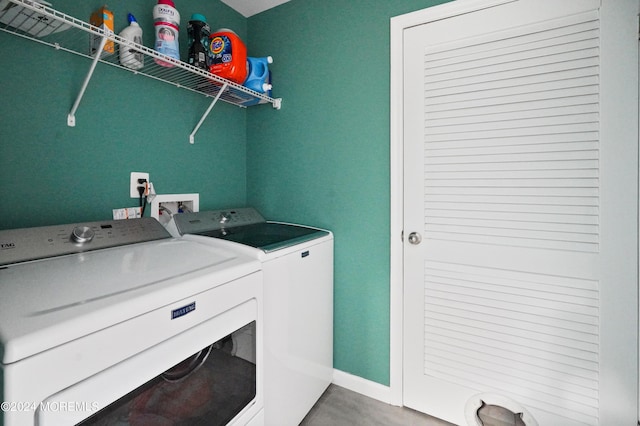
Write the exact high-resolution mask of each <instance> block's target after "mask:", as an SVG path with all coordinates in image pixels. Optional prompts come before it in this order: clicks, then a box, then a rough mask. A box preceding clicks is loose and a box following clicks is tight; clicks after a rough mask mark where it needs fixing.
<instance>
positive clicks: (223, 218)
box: [220, 212, 231, 223]
mask: <svg viewBox="0 0 640 426" xmlns="http://www.w3.org/2000/svg"><path fill="white" fill-rule="evenodd" d="M230 220H231V213H229V212H222V213H221V214H220V223H227V222H229V221H230Z"/></svg>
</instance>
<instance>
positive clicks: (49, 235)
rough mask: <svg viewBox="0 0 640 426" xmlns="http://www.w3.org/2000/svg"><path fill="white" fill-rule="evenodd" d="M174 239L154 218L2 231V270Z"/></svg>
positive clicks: (0, 252) (0, 258)
mask: <svg viewBox="0 0 640 426" xmlns="http://www.w3.org/2000/svg"><path fill="white" fill-rule="evenodd" d="M162 238H171V235H170V234H169V233H168V232H167V230H166V229H165V228H164V227H163V226H162V225H161V224H160V223H159V222H158V221H157V220H156V219H153V218H150V217H146V218H140V219H129V220H107V221H102V222H87V223H73V224H66V225H54V226H41V227H37V228H20V229H7V230H4V231H0V266H2V265H9V264H12V263H19V262H26V261H28V260H36V259H44V258H49V257H54V256H62V255H65V254H72V253H80V252H85V251H89V250H97V249H103V248H108V247H116V246H122V245H126V244H134V243H141V242H145V241H154V240H159V239H162Z"/></svg>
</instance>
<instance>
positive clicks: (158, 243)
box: [0, 218, 263, 426]
mask: <svg viewBox="0 0 640 426" xmlns="http://www.w3.org/2000/svg"><path fill="white" fill-rule="evenodd" d="M210 243H211V239H210V238H204V237H195V236H194V237H188V238H184V239H175V238H171V236H170V235H169V234H168V233H167V232H166V230H165V229H164V228H163V227H162V226H161V225H160V224H159V223H158V222H157V221H156V220H155V219H151V218H146V219H134V220H125V221H105V222H91V223H86V224H73V225H60V226H48V227H40V228H29V229H16V230H5V231H0V343H1V346H0V349H1V352H0V354H1V357H2V358H1V359H2V365H1V369H0V377H1V379H2V387H1V388H0V390H1V392H0V396H1V397H2V398H1V400H2V401H4V402H3V406H2V414H1V416H2V418H1V419H0V420H2V421H0V424H4V426H18V425H55V426H57V425H61V424H77V423H79V422H81V421H86V423H82V424H83V425H84V424H95V422H98V419H99V418H100V417H99V416H103V418H102V419H101V420H100V421H103V420H104V419H105V418H109V419H110V420H113V419H111V418H110V417H109V416H110V415H111V414H109V413H110V411H113V412H115V413H117V414H118V415H119V416H120V417H122V418H124V420H126V419H131V418H133V417H134V416H135V417H137V418H138V419H145V420H147V421H151V419H154V420H155V421H154V422H153V424H165V423H166V422H176V421H179V420H184V419H185V418H187V421H189V420H188V419H191V420H193V419H194V418H198V419H202V418H206V419H211V421H206V424H221V425H223V424H234V425H245V424H251V425H260V424H263V417H262V414H263V413H262V368H263V366H262V349H261V344H262V275H261V265H260V262H258V261H256V260H255V259H252V258H251V257H249V256H243V255H241V254H239V253H237V252H232V251H224V250H221V249H220V248H218V247H216V246H214V245H212V244H210ZM247 324H257V326H256V336H255V339H256V340H255V347H256V348H257V350H256V353H257V357H256V358H257V360H256V364H254V365H253V366H251V365H250V363H246V361H244V360H238V359H235V358H234V357H231V356H230V355H229V354H226V353H222V352H221V351H223V349H220V352H215V351H217V349H216V350H215V351H214V343H216V342H218V344H221V343H220V342H224V338H225V336H228V335H230V334H231V333H232V332H234V331H236V330H238V329H241V328H242V327H244V326H246V325H247ZM218 359H224V360H225V361H224V362H225V363H226V362H229V363H228V364H225V365H229V366H230V367H229V370H224V371H223V372H222V373H221V372H220V371H216V370H214V369H213V368H212V367H211V365H210V364H212V363H213V361H212V360H218ZM229 360H231V361H229ZM221 362H222V361H221ZM187 364H189V365H187ZM231 367H233V368H234V369H235V368H236V367H237V368H238V369H240V372H241V373H242V374H245V373H246V374H247V377H249V378H248V379H247V380H246V381H245V382H242V384H241V387H242V392H243V394H242V398H239V399H234V400H233V401H231V400H229V401H226V402H225V403H224V405H225V407H223V408H224V409H226V408H229V406H233V407H232V409H230V410H229V411H228V412H227V413H225V416H226V417H220V418H218V417H216V418H213V417H214V416H218V414H217V413H211V410H210V404H211V403H212V402H211V401H213V400H215V399H216V398H217V396H216V397H214V394H216V395H218V394H223V395H224V394H228V393H229V392H227V389H225V388H218V387H216V386H218V384H217V383H218V382H221V381H216V380H214V379H215V378H216V377H219V375H221V374H224V375H225V378H228V377H230V376H229V374H230V371H231ZM180 380H182V381H180ZM166 383H169V384H166ZM238 386H240V385H238ZM189 389H198V390H199V392H198V396H199V397H200V398H204V396H206V399H201V400H196V399H194V398H191V395H190V394H188V393H187V392H188V391H189ZM125 395H126V397H124V398H122V397H123V396H125ZM159 397H164V398H169V397H170V399H171V400H172V401H178V402H179V404H174V405H173V406H170V404H166V403H164V402H162V401H163V400H162V399H161V400H160V402H159V403H156V402H154V401H155V400H154V398H156V399H158V398H159ZM127 398H129V399H127ZM132 398H133V399H132ZM189 404H190V405H189ZM107 407H108V408H109V409H108V410H103V409H104V408H107ZM221 409H222V408H221ZM214 411H216V412H218V411H220V410H214ZM105 416H106V417H105ZM120 420H122V419H120ZM114 421H115V423H114ZM117 421H118V419H116V420H113V421H112V422H111V423H109V424H126V423H117ZM163 421H164V422H165V423H162V422H163ZM148 424H151V423H148Z"/></svg>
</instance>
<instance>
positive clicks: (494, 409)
mask: <svg viewBox="0 0 640 426" xmlns="http://www.w3.org/2000/svg"><path fill="white" fill-rule="evenodd" d="M476 416H478V419H479V420H480V422H479V424H480V426H526V425H525V423H524V420H522V413H514V412H513V411H511V410H509V409H508V408H505V407H501V406H499V405H490V404H486V403H485V402H484V401H483V403H482V406H481V407H480V408H479V409H478V411H477V412H476Z"/></svg>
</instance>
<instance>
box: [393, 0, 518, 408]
mask: <svg viewBox="0 0 640 426" xmlns="http://www.w3.org/2000/svg"><path fill="white" fill-rule="evenodd" d="M513 1H517V0H456V1H452V2H449V3H444V4H442V5H438V6H433V7H430V8H427V9H423V10H419V11H416V12H412V13H408V14H405V15H400V16H396V17H393V18H391V26H390V36H391V43H390V47H391V53H390V59H391V80H390V86H391V92H390V110H391V117H390V119H391V122H390V148H391V151H390V160H391V161H390V163H391V164H390V176H391V211H390V225H391V229H390V238H391V259H390V267H391V272H390V346H391V347H390V354H389V357H390V359H389V363H390V366H389V382H390V383H389V385H390V395H389V402H390V403H391V404H394V405H403V391H402V388H403V382H402V371H403V362H402V352H403V343H404V342H403V320H402V316H403V310H404V308H403V290H404V282H403V264H404V256H403V247H404V245H403V241H402V232H403V227H404V224H403V216H404V209H403V205H404V192H403V174H404V159H403V158H404V155H403V152H404V135H403V117H404V111H403V94H402V93H403V74H404V70H403V56H402V52H403V33H404V30H405V29H407V28H411V27H414V26H417V25H422V24H426V23H428V22H433V21H437V20H440V19H445V18H450V17H452V16H456V15H460V14H463V13H469V12H473V11H476V10H481V9H486V8H489V7H494V6H498V5H501V4H504V3H510V2H513Z"/></svg>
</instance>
